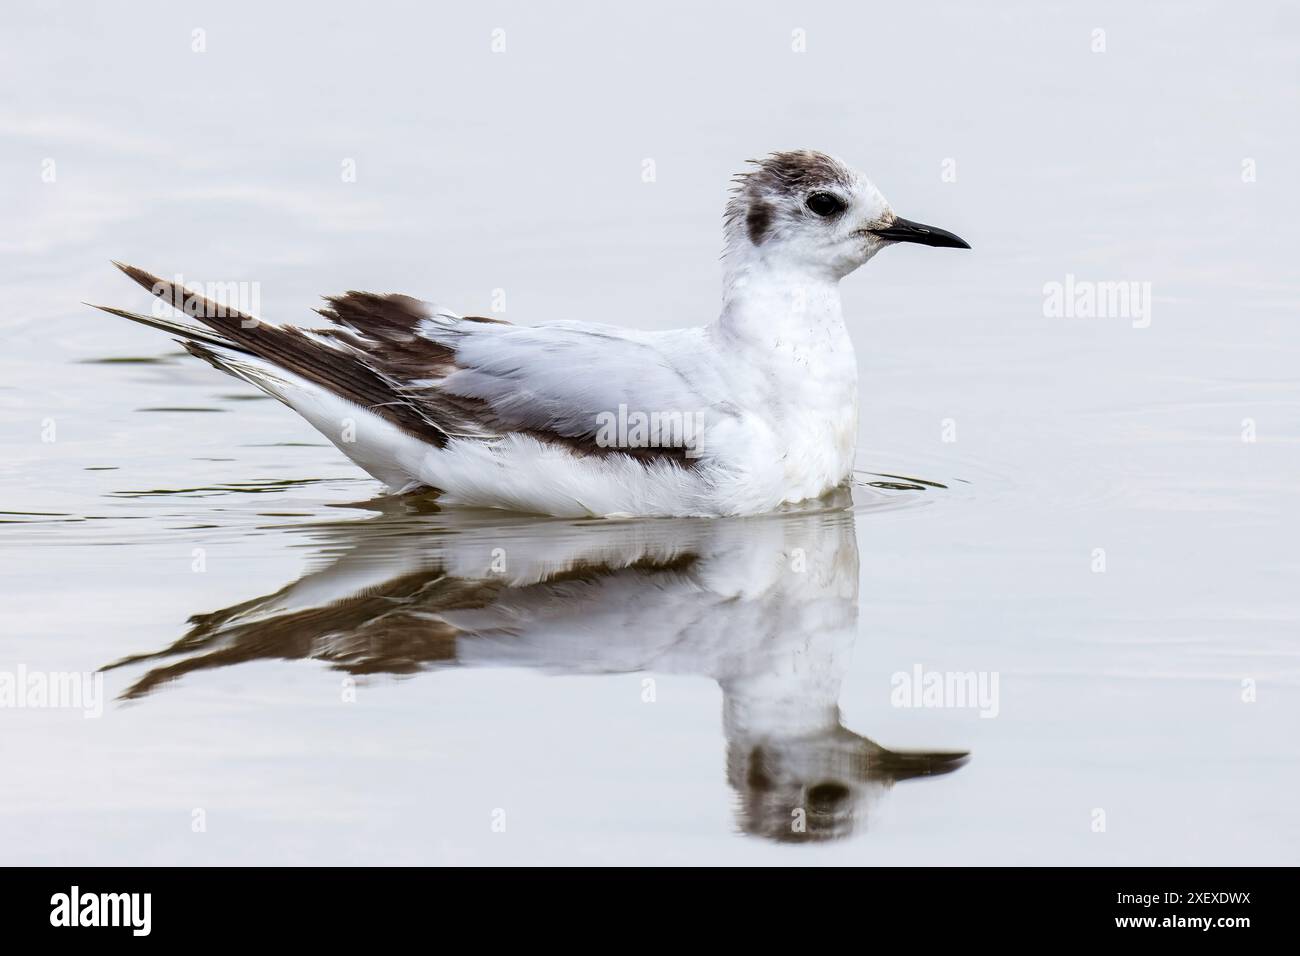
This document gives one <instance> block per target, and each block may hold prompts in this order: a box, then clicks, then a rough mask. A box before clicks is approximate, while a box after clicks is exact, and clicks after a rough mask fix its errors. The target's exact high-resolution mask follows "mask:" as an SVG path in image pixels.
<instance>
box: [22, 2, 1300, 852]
mask: <svg viewBox="0 0 1300 956" xmlns="http://www.w3.org/2000/svg"><path fill="white" fill-rule="evenodd" d="M1247 8H1248V9H1243V8H1241V7H1240V5H1235V6H1233V7H1230V8H1229V7H1222V8H1221V7H1217V6H1215V5H1210V4H1206V5H1195V4H1194V5H1191V6H1187V5H1183V4H1179V5H1169V6H1161V5H1152V6H1148V7H1144V9H1141V10H1135V9H1131V8H1130V7H1129V6H1128V5H1115V6H1105V5H1098V6H1096V7H1094V8H1093V9H1091V10H1089V11H1088V12H1087V13H1086V14H1084V13H1080V12H1078V11H1077V10H1074V9H1072V8H1067V7H1062V8H1060V9H1052V8H1050V7H1044V6H1042V5H1039V4H1009V5H1005V6H1004V7H1003V12H1002V13H1000V14H992V13H989V12H987V11H976V10H969V9H966V8H965V7H964V6H962V5H956V4H953V5H946V4H939V5H934V6H921V7H919V8H917V9H915V10H910V11H909V10H903V9H899V8H890V9H889V10H887V11H885V10H877V11H875V12H872V13H868V12H867V11H866V10H865V8H863V10H861V11H857V8H854V11H856V12H853V11H848V10H847V9H846V8H843V7H838V6H829V5H828V6H825V7H818V6H815V5H814V6H811V7H809V6H807V5H800V6H799V8H798V10H797V11H792V9H791V8H788V7H786V6H784V5H777V4H770V5H765V6H759V7H757V8H756V7H754V6H753V5H746V7H745V10H746V11H747V12H746V13H745V15H744V16H743V17H742V16H739V15H736V14H735V13H726V12H721V11H720V12H717V13H708V12H701V11H700V10H698V9H693V8H689V7H685V6H677V5H674V4H667V5H661V6H657V7H656V8H655V9H654V10H653V11H639V12H637V13H636V14H635V15H633V14H628V15H626V16H624V17H622V18H620V17H619V16H617V15H615V14H612V13H609V12H608V11H605V10H604V9H603V8H601V7H595V6H593V7H589V8H583V7H580V6H573V7H570V8H569V11H568V12H565V13H555V12H550V13H548V12H546V11H544V10H540V9H538V10H534V9H532V8H531V7H527V6H517V7H516V6H510V5H502V6H499V7H497V8H495V9H493V10H492V11H491V12H490V13H486V14H483V15H481V16H480V15H478V14H475V13H471V12H468V11H464V10H448V11H445V12H423V13H419V14H415V13H412V12H410V11H402V10H401V9H399V8H396V7H394V8H392V9H385V8H384V6H383V5H382V4H381V5H379V6H378V7H376V8H375V14H376V16H375V19H374V21H373V24H357V23H356V22H355V17H354V11H353V9H352V8H351V7H350V6H348V5H338V6H336V7H330V6H329V5H326V6H325V7H323V8H322V9H321V10H320V12H319V13H315V14H313V16H312V17H311V18H309V19H302V18H299V17H298V16H294V15H290V14H288V13H283V14H282V13H277V12H275V11H268V10H266V9H265V8H263V7H261V6H257V5H244V4H238V3H234V4H231V3H224V4H220V5H215V4H214V5H197V6H196V7H194V8H191V9H186V10H184V11H182V10H179V9H175V8H174V6H173V5H164V4H158V5H156V6H154V7H152V8H150V6H149V5H147V4H146V5H144V7H143V8H142V10H141V12H139V13H133V14H132V16H131V17H129V18H128V17H124V16H122V15H120V14H119V15H110V14H109V13H108V12H106V11H104V10H99V9H95V8H91V7H89V6H85V7H83V6H81V5H75V4H66V5H61V4H47V5H37V6H36V7H35V8H34V9H28V8H24V9H23V10H15V11H11V12H10V13H9V14H8V17H7V19H8V22H9V25H10V29H9V30H7V31H6V32H5V35H4V36H3V38H2V39H0V44H2V45H3V53H4V56H3V57H0V75H3V79H4V83H5V89H6V90H8V91H9V92H10V93H11V95H10V96H8V97H6V98H5V105H4V107H3V109H0V142H2V143H3V149H0V170H2V171H3V176H0V197H2V199H3V203H4V209H5V212H6V216H5V228H4V229H3V232H0V242H2V244H3V250H2V251H3V255H2V256H0V270H2V272H0V276H2V277H3V281H4V290H5V296H6V309H5V310H4V315H3V318H0V329H2V330H3V335H4V344H5V347H4V349H3V350H0V512H3V514H2V515H0V521H2V522H3V523H2V524H0V587H2V588H3V600H2V601H0V673H16V672H17V669H18V668H20V667H22V668H25V669H26V671H27V672H38V673H42V674H48V673H52V672H65V671H66V672H91V671H96V670H97V669H99V668H102V667H109V669H107V670H106V671H104V672H103V689H104V694H105V696H106V697H107V701H106V702H105V703H104V707H103V713H102V715H101V716H99V717H98V718H97V719H86V718H84V717H83V715H82V713H81V711H79V710H75V709H41V708H22V709H15V708H5V709H0V766H3V768H4V770H5V784H4V786H3V788H0V859H2V860H3V861H4V862H15V863H18V862H26V863H259V862H262V863H272V862H273V863H290V862H306V863H326V864H329V863H333V864H338V863H423V862H449V863H452V862H454V863H461V862H465V863H505V862H520V863H553V862H562V863H582V862H613V863H626V864H657V863H698V862H725V863H795V864H797V863H889V864H931V863H942V864H956V863H1015V862H1046V863H1066V862H1070V863H1085V864H1094V863H1295V862H1297V861H1298V860H1300V823H1297V821H1296V817H1295V814H1294V810H1293V807H1294V793H1295V790H1296V787H1297V784H1300V762H1298V758H1300V741H1298V738H1297V735H1296V728H1297V725H1298V724H1300V720H1298V718H1300V586H1298V583H1297V581H1298V577H1300V574H1298V572H1300V560H1298V559H1297V557H1296V552H1295V544H1294V542H1295V541H1296V540H1297V535H1298V533H1300V482H1298V481H1297V478H1300V384H1298V382H1297V376H1296V369H1297V368H1300V322H1298V321H1297V320H1298V319H1300V316H1297V311H1298V306H1300V281H1298V280H1297V276H1296V271H1295V267H1294V260H1295V253H1296V238H1295V234H1294V228H1293V226H1294V223H1295V222H1296V221H1298V220H1300V184H1298V183H1297V181H1296V179H1295V177H1294V175H1292V168H1293V166H1294V162H1293V158H1294V156H1295V153H1296V150H1297V148H1298V147H1300V134H1298V133H1297V128H1296V125H1295V123H1294V122H1286V121H1284V120H1283V119H1282V118H1283V117H1292V116H1295V115H1296V114H1297V111H1298V109H1300V89H1298V86H1300V84H1298V82H1297V78H1296V73H1295V61H1296V54H1297V51H1300V16H1297V14H1296V12H1295V11H1294V10H1288V9H1287V8H1286V7H1285V6H1284V5H1281V4H1278V5H1273V4H1248V5H1247ZM1225 11H1231V13H1230V14H1229V13H1228V12H1225ZM855 16H856V17H863V18H866V17H868V16H870V17H871V18H872V19H870V20H866V19H863V20H862V21H861V22H854V21H853V20H852V17H855ZM846 17H848V19H846ZM882 18H883V19H882ZM397 25H400V27H401V28H400V29H396V28H395V27H396V26H397ZM494 28H502V29H504V30H505V42H506V50H505V52H502V53H495V54H494V53H493V52H492V51H491V43H492V31H493V29H494ZM1095 28H1103V29H1104V30H1105V31H1106V33H1105V37H1106V50H1105V52H1099V53H1094V52H1092V50H1091V49H1090V46H1091V45H1092V43H1093V42H1094V41H1093V34H1092V31H1093V30H1094V29H1095ZM195 29H202V30H204V31H205V33H204V34H203V37H204V44H205V49H204V51H203V52H201V53H198V52H195V51H194V50H193V49H192V46H193V44H194V42H195V41H194V35H193V33H192V31H193V30H195ZM795 29H802V30H805V31H806V36H807V52H805V53H801V54H800V53H794V52H792V50H791V42H792V41H791V38H792V31H793V30H795ZM864 36H867V37H870V38H871V39H870V41H869V42H864V40H863V37H864ZM104 49H112V50H113V51H114V55H113V56H103V55H99V54H100V53H101V52H102V51H103V50H104ZM864 50H865V51H866V53H865V54H864ZM921 50H923V51H924V58H925V62H927V63H930V64H939V65H940V67H941V68H939V69H936V70H927V71H926V73H925V75H922V76H913V77H911V78H910V79H909V73H908V68H909V66H910V65H913V64H915V62H916V57H917V55H918V51H921ZM358 65H363V66H364V69H359V68H358ZM670 65H671V69H669V66H670ZM913 72H914V71H913ZM594 78H596V79H598V81H596V80H595V79H594ZM19 91H21V95H19ZM791 145H809V146H815V147H819V148H823V149H827V150H830V151H833V152H836V153H838V154H841V155H843V156H844V157H845V158H846V159H848V160H850V161H851V162H853V163H855V164H857V165H859V166H861V167H862V168H864V169H865V170H867V171H868V173H869V174H870V175H871V176H872V177H873V178H874V179H875V181H876V182H877V183H878V185H879V186H880V187H881V189H882V190H883V191H884V193H885V195H886V196H888V197H889V198H890V199H891V201H892V202H893V204H894V205H895V207H896V208H897V209H898V210H899V211H900V212H901V213H902V214H903V215H905V216H909V217H912V218H916V219H919V220H922V221H926V222H933V223H935V224H937V225H940V226H944V227H948V228H951V229H953V230H954V231H956V232H957V233H959V234H960V235H962V236H963V237H965V238H967V239H969V240H970V242H971V243H972V245H973V246H974V249H973V250H972V251H971V252H970V253H955V252H949V251H948V250H931V249H923V248H898V249H892V250H888V251H886V252H885V253H883V254H882V255H881V256H879V257H878V258H877V259H876V260H874V261H873V262H872V263H870V264H869V265H868V266H867V267H866V269H865V270H863V272H861V273H859V274H857V275H855V276H853V277H851V278H850V279H849V280H848V281H847V282H846V285H845V290H844V291H845V306H846V311H847V312H848V313H849V314H850V315H851V316H853V317H854V320H853V332H854V336H855V339H856V343H857V348H858V355H859V362H860V365H861V369H862V384H861V403H862V409H863V414H862V435H861V442H860V450H859V455H858V467H859V473H858V480H857V483H856V485H855V487H854V488H853V489H852V491H851V492H847V491H846V493H845V494H844V495H843V496H840V497H839V498H838V499H835V500H830V501H827V502H822V503H820V504H819V505H818V506H816V507H812V508H806V509H800V510H796V511H792V512H790V513H785V514H778V515H771V516H766V517H760V518H752V519H744V520H727V521H713V522H708V521H691V520H672V521H649V522H645V521H618V522H607V521H579V522H573V521H557V520H545V519H535V518H527V517H520V516H510V515H506V514H495V513H484V512H472V513H469V512H450V511H444V512H440V511H438V509H437V508H436V506H435V505H433V504H432V503H431V502H428V501H425V500H420V499H405V500H376V496H377V495H378V493H379V488H378V486H377V485H376V484H375V483H374V482H372V481H370V480H369V479H368V478H366V477H365V476H364V475H362V474H360V473H359V472H357V471H356V469H355V468H354V467H353V466H351V465H350V464H349V463H348V462H347V461H346V460H345V459H344V458H343V457H342V456H341V455H340V454H339V453H338V452H337V451H335V450H334V449H333V447H332V446H330V445H328V443H326V442H325V441H324V439H322V438H320V436H319V435H317V434H316V433H315V432H313V431H312V430H311V429H310V428H309V427H308V426H306V425H305V424H303V423H302V422H300V421H299V420H298V419H296V417H295V416H293V415H292V414H291V413H289V412H287V411H286V410H285V409H283V408H281V407H280V406H279V405H277V404H276V403H275V402H273V401H270V400H266V399H263V398H262V397H261V396H260V395H259V394H258V393H256V392H255V391H253V390H252V389H251V388H249V387H246V386H244V385H242V384H240V383H239V382H236V381H235V380H233V379H229V378H225V377H222V376H221V375H219V374H218V373H216V372H215V371H213V370H211V369H210V368H208V367H207V366H206V365H203V364H202V363H200V362H197V361H195V360H193V359H191V358H189V357H188V356H185V355H183V354H182V353H180V352H179V350H178V348H177V347H176V346H175V345H174V344H173V343H171V342H169V340H168V339H167V338H166V337H165V336H161V335H159V334H157V333H152V332H150V331H149V330H145V329H140V328H136V327H130V326H128V324H127V323H123V322H121V321H119V320H114V319H111V318H109V317H107V316H102V315H99V314H96V313H94V312H92V311H90V310H88V309H86V308H85V307H84V306H81V305H80V304H79V302H80V301H81V300H89V301H96V302H108V303H112V304H118V305H123V306H125V307H129V308H136V309H144V308H147V306H148V303H147V301H146V298H147V297H146V296H145V295H144V294H143V293H142V292H140V291H139V290H137V289H135V287H134V286H132V285H131V284H130V283H129V282H127V281H126V280H125V279H124V278H122V277H121V276H120V275H118V274H117V273H116V272H115V271H114V270H112V269H111V268H110V267H109V266H108V260H109V259H110V258H119V259H124V260H126V261H130V262H134V263H137V264H139V265H141V266H144V267H146V268H149V269H152V270H153V271H156V272H159V273H162V274H166V275H173V274H176V273H177V272H181V273H182V274H183V275H184V277H185V278H186V279H187V280H198V281H204V280H209V279H210V280H213V281H220V282H226V281H239V282H245V283H256V286H255V288H256V289H257V295H258V296H259V299H260V301H259V311H260V312H261V314H262V315H263V316H264V317H266V318H268V319H272V320H280V321H293V322H305V321H308V320H309V319H310V318H311V313H310V312H309V311H308V310H309V309H310V308H311V307H312V306H313V305H314V304H315V303H316V302H317V298H316V297H317V296H318V295H320V294H323V293H327V292H334V291H340V290H342V289H346V288H369V289H376V290H380V291H389V290H393V291H399V290H400V291H405V292H409V293H411V294H415V295H419V296H423V297H426V298H431V299H437V300H438V301H440V302H445V303H446V304H448V305H449V306H451V307H453V308H457V309H460V310H462V311H468V312H482V311H484V310H485V309H487V308H489V306H490V304H491V303H492V302H493V300H494V296H497V302H498V304H502V305H504V312H503V316H504V317H506V318H509V319H510V320H512V321H516V322H521V323H528V322H532V321H545V320H549V319H557V318H578V319H590V320H598V321H612V322H617V323H625V324H627V325H632V326H642V327H669V326H673V325H681V324H695V323H700V322H705V321H708V320H709V319H711V318H712V317H713V315H714V313H715V311H716V302H717V298H718V288H717V286H718V266H717V262H716V257H717V252H718V243H719V239H718V233H719V227H718V218H719V216H720V213H721V206H722V202H723V200H724V195H725V194H724V186H725V182H726V178H727V176H728V175H729V174H730V173H731V172H734V171H735V170H736V168H738V166H739V163H740V161H741V160H742V159H744V158H745V157H747V156H750V155H754V154H756V153H759V152H763V151H765V150H768V149H772V148H778V147H787V146H791ZM647 159H650V160H652V161H653V171H654V177H653V181H651V182H647V181H645V176H644V173H645V170H646V169H647V167H646V165H645V160H647ZM349 160H350V161H352V163H353V164H354V166H353V167H352V168H355V170H356V177H355V181H354V182H351V181H344V177H343V175H342V171H343V170H346V169H347V168H348V167H347V166H346V165H345V164H346V163H347V162H348V161H349ZM947 161H951V163H949V162H947ZM1247 161H1249V165H1247ZM51 162H52V163H53V165H52V166H51V165H50V163H51ZM51 169H52V170H53V181H46V180H47V179H49V178H50V177H49V176H48V175H47V170H51ZM1247 170H1251V171H1253V173H1254V176H1253V179H1252V177H1251V176H1249V175H1247V174H1246V173H1247ZM953 173H955V179H954V177H953V175H952V174H953ZM1067 276H1073V277H1074V279H1072V280H1069V281H1071V282H1073V281H1078V282H1084V283H1086V282H1136V283H1139V287H1138V288H1139V289H1141V288H1143V287H1142V286H1141V284H1142V283H1149V290H1150V299H1149V301H1147V302H1146V306H1147V307H1146V309H1145V312H1144V313H1143V314H1130V313H1131V310H1130V313H1125V314H1120V315H1108V316H1103V317H1094V318H1089V317H1066V316H1059V317H1058V316H1055V315H1053V314H1051V309H1050V307H1049V306H1048V305H1047V303H1046V299H1047V295H1046V294H1045V291H1044V287H1045V285H1046V284H1048V283H1054V282H1059V283H1062V284H1065V283H1066V282H1067ZM498 293H499V295H498ZM898 476H903V478H900V477H898ZM907 477H911V478H919V479H921V481H913V480H905V479H906V478H907ZM109 665H111V667H110V666H109ZM918 669H919V671H920V673H921V675H922V677H921V680H924V678H925V676H926V675H930V674H938V675H940V676H942V675H944V674H948V673H953V674H966V673H970V674H973V675H975V677H976V679H977V681H983V682H984V684H983V686H984V687H985V689H986V690H992V689H993V688H994V687H995V688H996V697H995V699H993V700H991V701H985V704H986V705H987V704H993V705H994V706H954V704H955V703H958V702H957V701H955V700H954V699H953V698H952V697H951V696H949V697H946V698H941V699H940V700H938V701H937V702H938V703H942V704H947V705H949V706H901V704H903V703H905V701H904V700H902V698H901V697H900V694H901V688H910V687H911V682H912V680H913V675H915V674H916V673H917V671H918ZM993 681H996V684H993V683H992V682H993ZM934 702H935V701H931V703H934ZM920 703H922V704H924V703H926V701H925V700H924V699H922V700H921V701H920ZM962 703H977V702H971V701H963V702H962ZM982 714H983V716H982ZM800 821H801V823H802V825H801V827H796V826H795V825H794V824H795V823H797V822H800ZM1103 827H1104V828H1103ZM196 828H197V832H196Z"/></svg>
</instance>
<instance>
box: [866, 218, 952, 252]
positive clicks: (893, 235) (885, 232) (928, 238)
mask: <svg viewBox="0 0 1300 956" xmlns="http://www.w3.org/2000/svg"><path fill="white" fill-rule="evenodd" d="M870 232H871V234H872V235H874V236H879V237H880V238H881V239H888V240H890V241H891V242H919V243H920V244H921V245H923V246H948V247H951V248H953V249H969V248H970V243H969V242H967V241H966V240H965V239H963V238H962V237H961V236H958V235H954V234H953V233H951V232H949V231H948V230H947V229H940V228H939V227H938V226H927V225H925V224H924V223H920V222H912V220H910V219H903V218H902V217H901V216H900V217H899V218H897V219H895V220H894V221H893V222H891V223H890V224H889V225H888V226H885V227H884V228H883V229H872V230H870Z"/></svg>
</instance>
